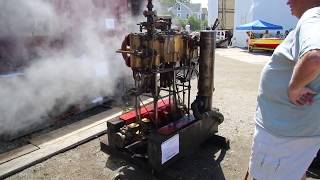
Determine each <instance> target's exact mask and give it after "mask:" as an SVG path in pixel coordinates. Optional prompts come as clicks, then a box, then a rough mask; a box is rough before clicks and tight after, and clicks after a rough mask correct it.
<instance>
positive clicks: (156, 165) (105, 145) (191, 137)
mask: <svg viewBox="0 0 320 180" xmlns="http://www.w3.org/2000/svg"><path fill="white" fill-rule="evenodd" d="M117 122H118V123H119V122H120V121H119V120H114V122H113V124H117ZM111 123H112V122H111ZM218 125H219V123H218V122H217V121H216V120H214V119H202V120H195V119H194V117H193V116H191V115H189V116H185V117H184V118H182V119H181V120H178V121H176V122H174V123H171V124H168V125H167V126H164V127H162V128H160V129H158V130H155V131H154V132H152V133H150V134H149V135H148V137H147V138H146V139H145V140H143V141H138V142H135V143H132V144H130V145H128V146H126V147H124V148H117V147H116V146H115V144H114V143H116V142H113V141H114V140H115V139H113V133H115V132H116V131H115V130H116V129H112V128H110V129H109V127H108V134H107V135H106V136H104V137H103V138H102V141H101V142H100V145H101V150H102V151H103V152H105V153H108V154H110V155H115V156H119V157H120V158H123V159H126V160H128V161H129V162H131V163H133V164H136V165H138V166H141V167H142V168H144V169H146V170H152V172H155V173H159V172H161V171H162V170H163V169H165V168H166V167H168V166H169V165H170V164H172V163H173V162H175V161H176V160H177V159H179V158H182V157H183V156H185V155H188V154H190V153H192V152H193V151H194V150H196V148H198V147H199V146H200V145H201V144H202V143H204V142H205V141H206V140H208V139H210V141H212V140H213V139H214V140H213V141H214V143H215V144H217V146H220V147H221V148H228V147H229V145H228V141H227V140H226V139H225V138H223V137H220V136H215V135H214V134H215V133H216V132H217V130H218ZM112 127H114V126H112Z"/></svg>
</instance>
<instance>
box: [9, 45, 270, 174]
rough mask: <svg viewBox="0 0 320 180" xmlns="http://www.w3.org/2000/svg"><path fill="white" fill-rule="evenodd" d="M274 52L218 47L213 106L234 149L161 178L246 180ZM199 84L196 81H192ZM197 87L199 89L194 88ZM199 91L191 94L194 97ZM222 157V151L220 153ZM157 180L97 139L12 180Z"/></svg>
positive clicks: (211, 153)
mask: <svg viewBox="0 0 320 180" xmlns="http://www.w3.org/2000/svg"><path fill="white" fill-rule="evenodd" d="M269 59H270V54H249V53H247V52H245V51H244V50H242V49H236V48H232V49H217V51H216V64H215V88H216V90H215V93H214V98H213V104H214V106H215V107H217V108H219V109H220V111H221V112H222V113H223V115H224V117H225V121H224V123H222V124H221V126H220V131H219V135H221V136H224V137H227V138H229V139H230V141H231V149H230V150H229V151H227V152H226V154H225V156H221V157H222V158H223V159H222V161H221V158H219V155H220V154H221V152H216V148H215V147H214V146H213V145H212V144H210V143H208V144H206V145H204V146H202V147H201V148H200V149H198V150H197V151H196V152H194V153H193V154H190V155H189V156H187V157H185V158H184V159H181V160H179V161H178V162H176V163H175V164H173V165H172V166H171V167H170V168H169V169H168V170H167V171H166V172H164V173H163V174H162V175H160V176H159V177H158V179H166V180H167V179H186V180H189V179H195V180H198V179H201V180H204V179H208V180H209V179H218V180H220V179H228V180H229V179H230V180H237V179H243V177H244V175H245V173H246V170H247V167H248V160H249V154H250V147H251V142H252V140H251V139H252V135H253V131H254V121H253V115H254V111H255V105H256V96H257V88H258V83H259V77H260V72H261V69H262V68H263V65H264V64H265V63H266V61H268V60H269ZM193 84H194V85H196V82H193ZM194 87H196V86H194ZM196 91H197V90H196V88H194V89H193V94H194V95H195V94H196ZM222 155H223V152H222ZM115 177H118V178H120V179H128V180H135V179H137V180H143V179H154V178H153V177H152V175H151V173H149V172H146V171H144V170H143V169H141V168H140V167H136V166H134V165H132V164H130V163H128V162H126V161H124V160H122V159H120V158H117V157H112V156H110V155H108V154H104V153H102V152H101V151H100V147H99V139H98V138H97V139H95V140H92V141H90V142H88V143H85V144H82V145H80V146H78V147H76V148H74V149H72V150H69V151H67V152H64V153H61V154H59V155H56V156H54V157H52V158H50V159H48V160H46V161H44V162H42V163H39V164H37V165H35V166H33V167H30V168H28V169H26V170H24V171H22V172H20V173H17V174H16V175H14V176H11V177H9V178H8V179H10V180H14V179H88V180H89V179H90V180H91V179H104V180H105V179H115Z"/></svg>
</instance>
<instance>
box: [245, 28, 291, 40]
mask: <svg viewBox="0 0 320 180" xmlns="http://www.w3.org/2000/svg"><path fill="white" fill-rule="evenodd" d="M289 32H290V31H289V30H285V31H284V32H283V33H281V31H276V33H269V30H265V31H264V32H263V33H261V32H253V31H247V34H248V36H249V37H250V39H259V38H279V39H285V38H286V37H287V36H288V34H289Z"/></svg>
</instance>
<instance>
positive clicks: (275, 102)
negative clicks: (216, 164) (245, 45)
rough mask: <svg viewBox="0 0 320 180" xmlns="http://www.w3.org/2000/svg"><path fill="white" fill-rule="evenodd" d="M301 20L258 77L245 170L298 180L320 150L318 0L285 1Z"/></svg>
mask: <svg viewBox="0 0 320 180" xmlns="http://www.w3.org/2000/svg"><path fill="white" fill-rule="evenodd" d="M287 4H288V5H289V6H290V9H291V13H292V15H294V16H296V17H297V18H298V19H299V21H298V23H297V25H296V28H295V29H293V30H292V31H291V32H290V33H289V34H288V36H287V37H286V39H285V40H284V41H283V42H282V43H281V44H280V45H279V46H278V47H277V48H276V49H275V51H274V53H273V55H272V57H271V60H270V61H269V62H268V63H267V64H266V65H265V67H264V69H263V71H262V76H261V80H260V85H259V90H258V98H257V108H256V113H255V122H256V127H255V133H254V138H253V144H252V150H251V158H250V163H249V174H250V175H251V176H252V177H253V178H254V179H256V180H300V179H305V178H306V176H305V172H306V170H307V168H308V167H309V165H310V164H311V162H312V160H313V158H314V157H315V156H316V154H317V151H318V150H319V148H320V94H319V93H320V33H319V32H320V0H288V2H287Z"/></svg>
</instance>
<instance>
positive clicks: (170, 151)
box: [161, 134, 179, 164]
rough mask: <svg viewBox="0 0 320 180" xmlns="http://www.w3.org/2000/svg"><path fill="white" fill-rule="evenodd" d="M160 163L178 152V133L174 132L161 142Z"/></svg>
mask: <svg viewBox="0 0 320 180" xmlns="http://www.w3.org/2000/svg"><path fill="white" fill-rule="evenodd" d="M161 152H162V158H161V164H164V163H165V162H167V161H168V160H170V159H171V158H173V157H174V156H175V155H177V154H179V134H176V135H175V136H173V137H172V138H170V139H168V140H166V141H165V142H163V143H162V144H161Z"/></svg>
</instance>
